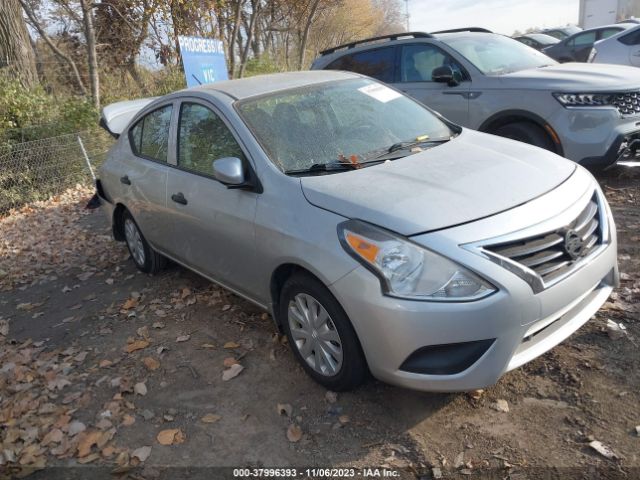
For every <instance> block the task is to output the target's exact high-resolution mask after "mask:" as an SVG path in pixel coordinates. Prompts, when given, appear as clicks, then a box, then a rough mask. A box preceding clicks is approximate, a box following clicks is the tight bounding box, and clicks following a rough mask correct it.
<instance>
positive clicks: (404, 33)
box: [320, 32, 433, 55]
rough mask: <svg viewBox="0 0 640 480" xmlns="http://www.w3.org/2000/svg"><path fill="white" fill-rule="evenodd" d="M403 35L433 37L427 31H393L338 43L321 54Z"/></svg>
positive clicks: (394, 38) (393, 38) (395, 38)
mask: <svg viewBox="0 0 640 480" xmlns="http://www.w3.org/2000/svg"><path fill="white" fill-rule="evenodd" d="M401 37H413V38H433V35H431V34H430V33H426V32H400V33H392V34H389V35H380V36H379V37H370V38H365V39H363V40H356V41H355V42H350V43H345V44H344V45H338V46H337V47H333V48H328V49H327V50H323V51H321V52H320V55H329V54H330V53H333V52H335V51H336V50H342V49H343V48H346V49H348V48H354V47H356V46H357V45H362V44H363V43H369V42H375V41H377V40H397V39H398V38H401Z"/></svg>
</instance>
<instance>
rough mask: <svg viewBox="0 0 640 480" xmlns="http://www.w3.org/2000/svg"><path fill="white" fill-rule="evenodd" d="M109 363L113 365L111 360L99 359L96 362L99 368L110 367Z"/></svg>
mask: <svg viewBox="0 0 640 480" xmlns="http://www.w3.org/2000/svg"><path fill="white" fill-rule="evenodd" d="M111 365H113V362H112V361H111V360H106V359H105V360H100V363H99V364H98V366H99V367H100V368H107V367H110V366H111Z"/></svg>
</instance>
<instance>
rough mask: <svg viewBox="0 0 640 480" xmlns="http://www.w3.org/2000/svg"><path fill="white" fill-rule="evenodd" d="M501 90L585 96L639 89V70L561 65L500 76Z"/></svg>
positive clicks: (619, 67)
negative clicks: (552, 91)
mask: <svg viewBox="0 0 640 480" xmlns="http://www.w3.org/2000/svg"><path fill="white" fill-rule="evenodd" d="M500 79H501V81H502V84H503V86H504V87H511V88H518V89H522V88H528V89H535V90H554V91H556V90H557V91H563V92H575V93H583V92H584V93H587V92H597V91H619V90H631V89H635V90H637V89H640V68H636V67H627V66H624V65H604V64H593V63H563V64H559V65H551V66H549V67H542V68H531V69H527V70H521V71H519V72H513V73H508V74H505V75H502V76H501V77H500Z"/></svg>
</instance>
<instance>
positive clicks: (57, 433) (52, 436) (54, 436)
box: [40, 428, 64, 447]
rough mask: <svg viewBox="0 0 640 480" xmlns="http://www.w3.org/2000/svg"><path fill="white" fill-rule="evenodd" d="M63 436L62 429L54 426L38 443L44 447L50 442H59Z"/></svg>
mask: <svg viewBox="0 0 640 480" xmlns="http://www.w3.org/2000/svg"><path fill="white" fill-rule="evenodd" d="M63 437H64V434H63V433H62V430H60V429H59V428H54V429H53V430H50V431H49V433H47V434H46V435H45V436H44V437H43V438H42V441H41V442H40V445H41V446H43V447H46V446H48V445H50V444H51V443H60V442H61V441H62V438H63Z"/></svg>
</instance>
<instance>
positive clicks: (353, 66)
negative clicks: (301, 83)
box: [326, 47, 395, 83]
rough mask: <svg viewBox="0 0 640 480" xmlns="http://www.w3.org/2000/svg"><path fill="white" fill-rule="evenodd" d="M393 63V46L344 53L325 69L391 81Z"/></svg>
mask: <svg viewBox="0 0 640 480" xmlns="http://www.w3.org/2000/svg"><path fill="white" fill-rule="evenodd" d="M394 64H395V48H394V47H385V48H377V49H375V50H367V51H365V52H359V53H352V54H349V55H344V56H343V57H340V58H338V59H337V60H335V61H333V62H331V63H330V64H329V65H328V66H327V67H326V70H347V71H349V72H355V73H360V74H362V75H367V76H369V77H373V78H375V79H377V80H380V81H381V82H387V83H391V82H393V71H394Z"/></svg>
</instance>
